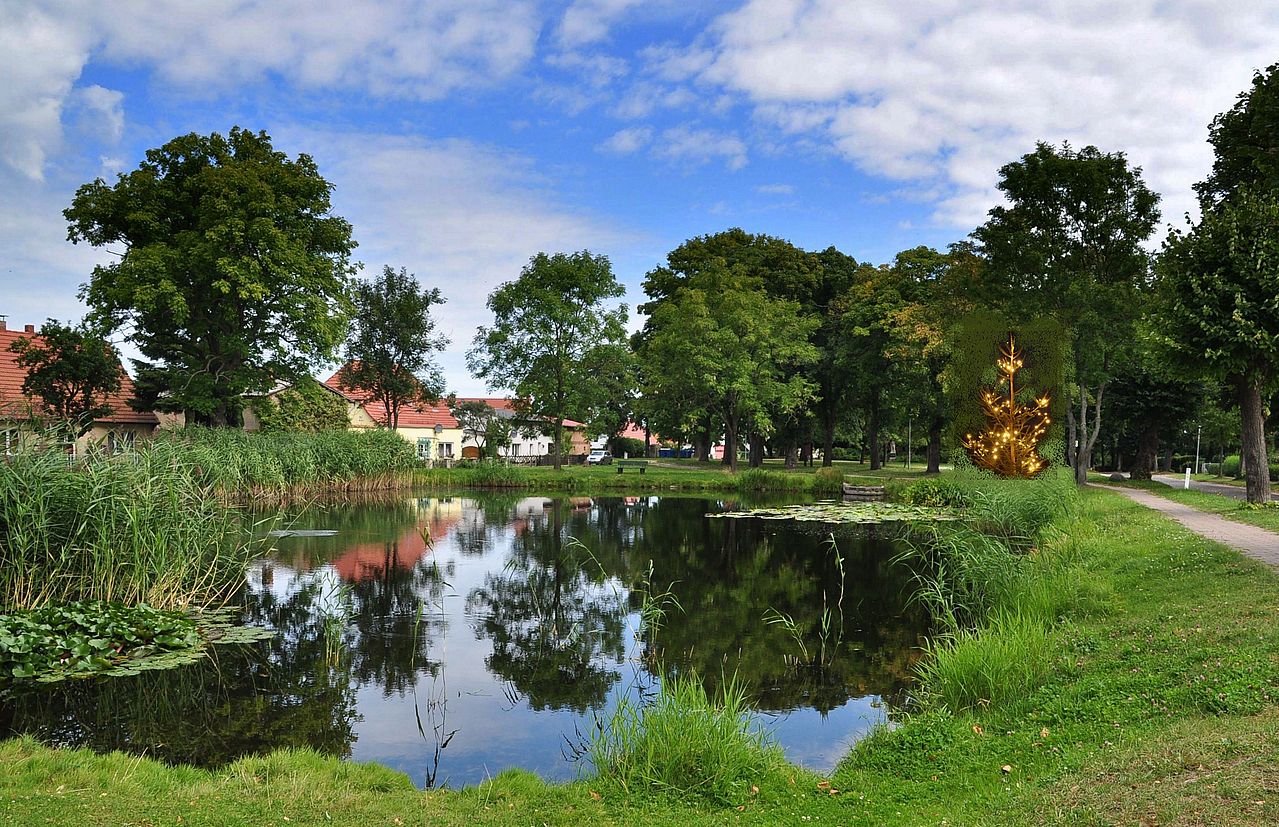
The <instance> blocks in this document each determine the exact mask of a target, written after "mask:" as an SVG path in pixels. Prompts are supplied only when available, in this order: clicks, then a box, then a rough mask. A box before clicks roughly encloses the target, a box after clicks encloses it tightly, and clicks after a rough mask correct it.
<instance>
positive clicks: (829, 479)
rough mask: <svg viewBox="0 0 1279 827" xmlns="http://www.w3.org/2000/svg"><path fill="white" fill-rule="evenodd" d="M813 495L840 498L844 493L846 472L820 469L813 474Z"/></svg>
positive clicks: (834, 469) (837, 469)
mask: <svg viewBox="0 0 1279 827" xmlns="http://www.w3.org/2000/svg"><path fill="white" fill-rule="evenodd" d="M813 493H814V494H815V495H817V496H823V497H838V496H842V495H843V493H844V472H843V471H842V470H841V469H839V468H818V469H817V470H816V471H814V472H813Z"/></svg>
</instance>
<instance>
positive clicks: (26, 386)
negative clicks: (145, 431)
mask: <svg viewBox="0 0 1279 827" xmlns="http://www.w3.org/2000/svg"><path fill="white" fill-rule="evenodd" d="M9 350H10V351H11V352H12V353H14V354H17V355H16V357H15V359H14V361H16V362H17V363H18V366H19V367H21V368H22V369H23V370H24V371H26V376H25V377H24V378H23V380H22V393H23V394H24V395H25V396H27V397H29V398H31V399H38V400H39V401H40V404H41V406H42V407H43V408H44V410H45V412H47V413H48V414H49V415H50V416H52V417H53V418H54V419H55V420H56V421H57V423H58V426H59V427H60V428H62V429H64V430H65V431H66V432H67V435H68V436H70V437H72V438H76V437H80V436H82V435H83V434H85V433H87V432H88V430H89V429H90V428H91V427H93V422H94V420H97V419H102V418H103V417H105V416H109V415H110V414H111V413H112V409H111V406H110V405H109V404H107V398H108V397H110V396H111V395H112V394H116V393H119V392H120V386H121V381H122V380H123V378H124V369H123V368H122V367H120V354H118V353H117V352H116V349H115V348H114V347H112V345H111V343H110V342H108V341H107V340H106V339H105V338H104V337H103V336H101V335H100V334H99V333H98V332H97V331H94V330H91V329H89V328H86V327H83V326H81V327H72V326H70V325H64V324H60V323H59V322H58V321H57V320H55V319H49V320H48V321H47V322H45V323H44V324H43V325H42V326H41V327H40V337H39V338H38V339H36V338H23V339H18V340H17V341H15V342H14V343H13V344H11V345H9Z"/></svg>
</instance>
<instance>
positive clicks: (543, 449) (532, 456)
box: [457, 396, 591, 462]
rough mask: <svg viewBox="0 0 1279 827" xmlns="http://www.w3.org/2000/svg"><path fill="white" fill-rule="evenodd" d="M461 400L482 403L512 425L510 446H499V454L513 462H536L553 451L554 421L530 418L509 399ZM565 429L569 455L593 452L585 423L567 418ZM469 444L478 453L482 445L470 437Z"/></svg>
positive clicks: (460, 399) (471, 398) (474, 398)
mask: <svg viewBox="0 0 1279 827" xmlns="http://www.w3.org/2000/svg"><path fill="white" fill-rule="evenodd" d="M457 401H458V402H483V403H484V404H485V405H488V406H489V407H490V408H492V409H493V410H494V411H495V412H496V413H497V415H498V416H499V417H501V418H502V419H504V420H506V421H507V423H508V424H509V425H510V426H511V442H510V445H506V446H503V447H501V448H499V449H498V452H497V455H498V456H499V457H502V458H503V459H509V460H511V461H513V462H522V461H534V460H536V459H537V458H538V457H544V456H547V455H549V454H550V453H551V442H552V441H553V439H554V437H553V436H552V435H550V434H549V433H547V432H549V431H551V430H553V429H554V427H555V424H554V423H553V422H549V421H546V420H543V419H528V418H525V417H522V416H521V415H520V414H519V413H518V412H517V411H516V410H515V403H514V402H513V401H512V400H510V399H500V398H495V397H476V396H470V397H460V398H458V400H457ZM564 430H565V432H566V433H567V434H568V438H569V448H568V452H567V455H568V456H574V455H582V456H585V455H586V454H589V453H590V452H591V441H590V439H589V438H587V435H586V425H584V424H583V423H581V422H578V421H576V420H573V419H566V420H564ZM466 442H467V443H470V444H469V445H464V450H465V449H473V450H474V452H475V453H476V454H478V448H479V446H477V445H475V443H474V441H473V440H471V439H470V438H467V440H466Z"/></svg>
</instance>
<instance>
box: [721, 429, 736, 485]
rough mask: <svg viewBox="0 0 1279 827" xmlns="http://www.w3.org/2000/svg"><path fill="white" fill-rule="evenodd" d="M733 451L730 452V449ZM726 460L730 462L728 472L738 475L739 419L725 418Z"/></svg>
mask: <svg viewBox="0 0 1279 827" xmlns="http://www.w3.org/2000/svg"><path fill="white" fill-rule="evenodd" d="M730 447H731V448H732V449H733V450H732V451H729V448H730ZM724 459H726V460H727V461H728V470H730V471H732V472H733V473H734V474H736V473H737V417H735V416H726V417H724Z"/></svg>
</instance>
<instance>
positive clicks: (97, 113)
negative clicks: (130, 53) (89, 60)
mask: <svg viewBox="0 0 1279 827" xmlns="http://www.w3.org/2000/svg"><path fill="white" fill-rule="evenodd" d="M71 103H72V105H73V107H74V108H76V109H78V110H79V112H78V117H79V120H80V122H81V128H82V129H83V130H84V131H85V132H86V133H88V134H90V135H93V136H95V137H97V138H98V139H100V140H103V141H106V142H108V143H112V144H114V143H116V142H118V141H119V140H120V138H121V137H122V136H123V135H124V93H123V92H120V91H117V90H115V89H107V88H105V87H102V86H98V85H97V84H94V85H92V86H82V87H80V88H78V89H76V90H75V91H74V93H73V94H72V95H71Z"/></svg>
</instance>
